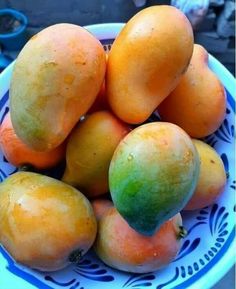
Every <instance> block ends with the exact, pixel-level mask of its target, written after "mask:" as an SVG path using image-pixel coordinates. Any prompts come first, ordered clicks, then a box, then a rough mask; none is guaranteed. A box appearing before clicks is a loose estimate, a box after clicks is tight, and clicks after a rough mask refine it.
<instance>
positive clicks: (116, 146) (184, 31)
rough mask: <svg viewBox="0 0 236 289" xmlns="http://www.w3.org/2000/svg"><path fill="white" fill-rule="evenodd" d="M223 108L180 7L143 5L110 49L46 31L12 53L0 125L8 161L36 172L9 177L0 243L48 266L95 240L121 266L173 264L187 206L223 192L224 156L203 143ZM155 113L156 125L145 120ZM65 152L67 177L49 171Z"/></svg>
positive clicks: (0, 189)
mask: <svg viewBox="0 0 236 289" xmlns="http://www.w3.org/2000/svg"><path fill="white" fill-rule="evenodd" d="M225 110H226V97H225V91H224V87H223V86H222V84H221V83H220V81H219V79H218V78H217V76H216V75H215V74H214V73H213V72H212V71H211V70H210V69H209V68H208V53H207V52H206V50H205V49H204V48H203V47H201V46H199V45H196V44H194V39H193V32H192V28H191V25H190V23H189V21H188V19H187V18H186V17H185V15H184V14H182V12H180V11H179V10H178V9H176V8H174V7H171V6H165V5H164V6H152V7H149V8H146V9H144V10H142V11H141V12H139V13H138V14H136V15H135V16H134V17H133V18H132V19H131V20H130V21H129V22H128V23H127V24H126V25H125V26H124V28H123V29H122V31H121V32H120V33H119V34H118V36H117V38H116V39H115V41H114V43H113V45H112V48H111V51H110V52H109V54H108V55H106V54H105V51H104V49H103V46H102V45H101V43H100V42H99V41H98V40H97V39H96V38H95V37H94V36H93V35H92V34H90V33H89V32H88V31H87V30H85V29H84V28H82V27H80V26H77V25H73V24H57V25H53V26H51V27H48V28H46V29H44V30H42V31H41V32H39V33H38V34H36V35H35V36H33V37H32V38H31V39H30V40H29V42H28V43H27V44H26V45H25V47H24V48H23V49H22V51H21V53H20V54H19V56H18V58H17V60H16V62H15V65H14V70H13V76H12V80H11V86H10V115H7V116H6V118H5V119H4V121H3V123H2V125H1V128H0V145H1V150H2V152H3V153H4V155H5V157H6V158H7V159H8V160H9V162H11V163H12V164H14V165H15V166H17V167H21V166H23V165H29V164H30V165H31V166H33V167H34V168H35V169H38V170H39V173H38V172H27V171H20V172H17V173H15V174H13V175H11V176H9V177H8V178H7V179H6V180H4V181H3V182H2V183H1V184H0V243H1V245H2V246H4V247H5V248H6V250H7V251H8V252H9V253H10V254H11V255H12V257H13V258H14V259H15V260H16V261H17V262H20V263H22V264H25V265H27V266H29V267H32V268H35V269H38V270H43V271H53V270H58V269H61V268H63V267H65V266H67V265H68V264H70V263H73V262H79V260H80V259H81V258H82V256H84V254H86V252H87V251H88V250H89V249H90V248H91V247H92V246H93V248H94V249H95V252H96V253H97V255H98V257H100V259H101V260H102V261H103V262H105V263H106V264H107V265H109V266H111V267H113V268H116V269H119V270H123V271H128V272H135V273H143V272H151V271H155V270H157V269H159V268H162V267H164V266H166V265H168V264H169V263H170V262H171V261H172V260H173V259H174V258H175V256H176V255H177V253H178V251H179V249H180V245H181V239H182V238H183V237H184V236H185V235H186V233H187V232H186V230H185V228H184V227H183V224H182V219H181V215H180V212H181V211H182V210H195V209H199V208H202V207H205V206H207V205H210V204H212V203H213V202H214V201H215V200H216V198H217V197H219V196H220V194H221V193H222V192H223V190H224V186H225V184H226V173H225V170H224V166H223V163H222V161H221V158H220V157H219V155H218V154H217V153H216V151H215V150H214V149H213V148H211V147H210V146H209V145H207V144H206V143H204V142H203V141H202V140H201V139H202V138H204V137H205V136H207V135H209V134H211V133H213V132H214V131H216V130H217V129H218V127H219V126H220V124H221V123H222V121H223V119H224V116H225ZM153 113H155V114H159V115H160V117H161V121H157V120H156V121H154V122H148V119H149V117H150V116H151V115H152V114H153ZM198 139H200V140H198ZM63 159H66V168H65V171H64V174H63V177H62V179H61V180H58V179H54V178H51V177H48V176H46V175H43V173H42V172H43V171H42V169H46V168H49V167H55V166H57V164H58V163H59V162H60V161H62V160H63ZM109 198H110V199H109Z"/></svg>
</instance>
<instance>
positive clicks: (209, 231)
mask: <svg viewBox="0 0 236 289" xmlns="http://www.w3.org/2000/svg"><path fill="white" fill-rule="evenodd" d="M122 25H123V24H101V25H92V26H87V27H86V28H87V29H88V30H89V31H90V32H91V33H93V34H94V35H95V36H96V37H97V38H98V39H100V41H101V42H102V44H103V45H104V49H106V50H109V49H110V47H111V45H112V42H113V40H114V38H115V37H116V35H117V33H119V31H120V30H121V28H122ZM143 49H145V47H144V48H143ZM209 66H210V68H211V69H212V70H213V71H214V72H215V73H216V74H217V75H218V77H219V79H220V80H221V81H222V83H223V84H224V86H225V89H226V93H227V110H226V117H225V120H224V122H223V123H222V125H221V127H220V128H219V129H218V130H217V131H216V132H215V133H214V134H212V135H210V136H208V137H207V138H206V139H205V141H206V142H207V143H208V144H210V145H211V146H213V147H214V148H215V149H216V150H217V152H218V153H219V154H220V156H221V158H222V160H223V162H224V165H225V170H226V171H227V172H228V179H227V186H226V188H225V191H224V193H223V194H222V196H221V197H220V198H219V199H218V200H217V202H216V203H214V204H213V205H212V206H209V207H206V208H203V209H201V210H196V211H193V212H188V213H187V212H183V220H184V225H185V227H186V228H187V230H188V235H187V237H186V238H185V239H184V240H183V244H182V248H181V250H180V252H179V254H178V256H177V257H176V259H175V260H174V261H173V262H172V263H171V264H169V266H168V267H166V268H165V269H162V270H160V271H157V272H154V273H149V274H128V273H122V272H119V271H117V270H113V269H111V268H109V267H107V266H106V265H104V264H103V263H102V262H101V261H100V260H99V259H98V258H97V257H96V256H95V254H94V253H93V252H90V253H89V254H87V255H86V256H85V257H84V258H83V260H82V261H81V262H80V263H79V264H77V265H72V266H70V267H68V268H66V269H64V270H61V271H58V272H55V273H47V272H38V271H35V270H31V269H29V268H26V267H24V266H22V265H19V264H17V263H15V262H14V260H13V259H12V258H11V257H10V256H9V254H8V253H7V252H6V251H5V250H4V249H3V248H2V247H0V272H1V277H0V288H17V289H30V288H35V287H36V288H40V289H49V288H55V289H62V288H65V289H95V288H96V289H97V288H101V289H110V288H114V289H121V288H122V289H123V288H124V289H126V288H127V289H131V288H132V289H141V288H142V289H144V288H147V289H154V288H155V289H162V288H164V289H170V288H175V289H180V288H181V289H185V288H191V289H196V288H204V289H207V288H211V287H212V286H213V285H214V284H215V283H216V282H217V281H218V280H219V279H220V278H222V277H223V276H224V274H226V272H227V271H228V270H229V269H230V268H231V267H232V265H233V263H234V259H235V211H236V206H235V197H234V196H235V187H236V183H235V166H234V164H235V159H234V118H235V96H234V93H235V80H234V78H233V77H232V75H231V74H230V73H229V72H228V71H227V70H226V68H225V67H224V66H223V65H222V64H220V63H219V62H218V61H217V60H216V59H215V58H214V57H212V56H210V57H209ZM12 68H13V64H12V65H10V66H9V67H8V68H7V69H6V70H5V71H4V72H3V73H2V74H1V75H0V121H2V120H3V118H4V116H5V114H6V113H7V112H8V110H9V108H8V97H9V95H8V90H9V83H10V79H11V74H12ZM9 145H10V144H9ZM15 171H16V168H14V167H13V166H12V165H10V164H9V163H8V162H7V161H6V159H5V158H4V156H3V155H2V154H1V152H0V179H1V181H2V180H4V179H5V178H6V177H7V176H8V175H10V174H12V173H14V172H15Z"/></svg>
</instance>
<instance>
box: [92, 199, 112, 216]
mask: <svg viewBox="0 0 236 289" xmlns="http://www.w3.org/2000/svg"><path fill="white" fill-rule="evenodd" d="M92 207H93V211H94V214H95V216H96V219H97V220H100V219H101V218H102V216H103V215H104V214H105V213H106V212H107V211H108V210H109V209H110V208H113V207H114V205H113V203H112V201H110V200H106V199H95V200H93V201H92Z"/></svg>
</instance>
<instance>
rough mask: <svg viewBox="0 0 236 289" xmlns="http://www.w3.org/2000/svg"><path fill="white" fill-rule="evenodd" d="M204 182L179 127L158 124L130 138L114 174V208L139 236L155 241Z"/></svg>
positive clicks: (190, 145) (111, 182) (120, 150)
mask: <svg viewBox="0 0 236 289" xmlns="http://www.w3.org/2000/svg"><path fill="white" fill-rule="evenodd" d="M198 176H199V156H198V153H197V151H196V149H195V146H194V145H193V143H192V141H191V139H190V137H189V136H188V135H187V134H186V133H185V132H184V131H183V130H182V129H181V128H180V127H178V126H176V125H174V124H171V123H164V122H156V123H150V124H145V125H142V126H140V127H138V128H136V129H134V130H133V131H132V132H130V133H129V134H128V135H127V136H126V137H125V138H124V139H123V140H122V141H121V142H120V144H119V145H118V147H117V149H116V151H115V153H114V155H113V158H112V161H111V164H110V168H109V185H110V191H111V196H112V199H113V202H114V205H115V207H116V208H117V210H118V211H119V213H120V214H121V215H122V216H123V217H124V219H125V220H126V221H127V222H128V223H129V225H130V226H131V227H132V228H134V229H135V230H136V231H137V232H139V233H141V234H144V235H147V236H150V235H153V234H154V233H155V232H156V231H157V230H158V229H159V228H160V226H161V224H163V223H164V222H165V221H167V220H168V219H169V218H171V217H173V216H174V215H176V214H177V213H178V212H179V211H180V210H182V209H183V208H184V206H185V205H186V203H187V202H188V200H189V199H190V198H191V196H192V194H193V191H194V189H195V187H196V183H197V181H198Z"/></svg>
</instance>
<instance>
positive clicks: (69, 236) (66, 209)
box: [0, 172, 97, 271]
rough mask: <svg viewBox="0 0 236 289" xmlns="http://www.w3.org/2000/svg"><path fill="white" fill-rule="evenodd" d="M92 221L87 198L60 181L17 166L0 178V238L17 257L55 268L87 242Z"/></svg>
mask: <svg viewBox="0 0 236 289" xmlns="http://www.w3.org/2000/svg"><path fill="white" fill-rule="evenodd" d="M96 232H97V223H96V219H95V216H94V213H93V209H92V206H91V205H90V203H89V201H88V200H87V199H86V198H85V196H84V195H83V194H81V193H80V192H79V191H78V190H76V189H75V188H73V187H71V186H68V185H66V184H64V183H62V182H61V181H58V180H55V179H52V178H49V177H47V176H43V175H39V174H36V173H29V172H18V173H15V174H13V175H11V176H10V177H8V178H7V179H6V180H5V181H4V182H2V183H1V184H0V243H1V244H2V245H3V246H4V247H5V248H6V249H7V251H8V252H9V253H10V254H11V256H12V257H13V258H14V259H15V260H16V261H17V262H19V263H22V264H24V265H27V266H29V267H32V268H35V269H38V270H42V271H55V270H58V269H61V268H63V267H65V266H67V265H68V264H70V263H71V262H78V260H79V259H80V258H81V257H82V256H83V255H84V254H85V253H86V252H87V251H88V249H89V248H90V247H91V246H92V244H93V242H94V240H95V237H96Z"/></svg>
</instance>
